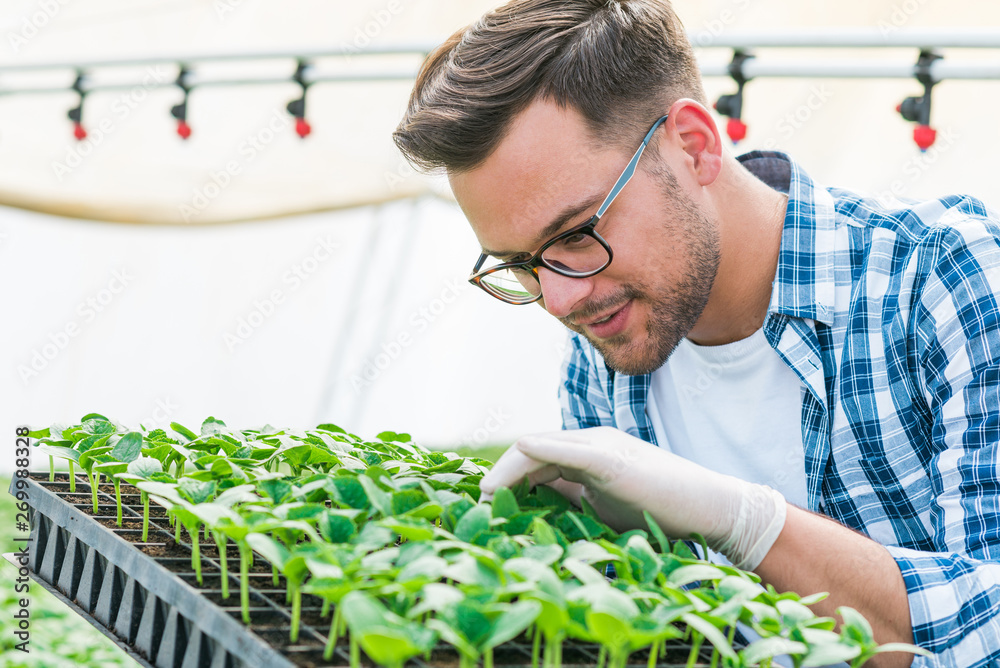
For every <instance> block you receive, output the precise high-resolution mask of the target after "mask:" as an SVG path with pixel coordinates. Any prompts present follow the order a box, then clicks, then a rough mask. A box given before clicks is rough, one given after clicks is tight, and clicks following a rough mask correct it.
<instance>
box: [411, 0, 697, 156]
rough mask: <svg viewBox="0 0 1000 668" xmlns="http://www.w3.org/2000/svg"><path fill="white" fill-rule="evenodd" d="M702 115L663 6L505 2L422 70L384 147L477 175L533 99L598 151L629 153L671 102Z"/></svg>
mask: <svg viewBox="0 0 1000 668" xmlns="http://www.w3.org/2000/svg"><path fill="white" fill-rule="evenodd" d="M682 97H690V98H693V99H695V100H698V101H699V102H701V103H703V104H704V103H705V92H704V89H703V88H702V85H701V75H700V73H699V70H698V65H697V63H696V61H695V57H694V53H693V51H692V50H691V45H690V44H689V43H688V40H687V36H686V35H685V33H684V28H683V26H682V25H681V22H680V20H679V19H678V18H677V16H676V15H675V14H674V12H673V9H672V8H671V6H670V2H669V0H513V1H512V2H509V3H508V4H506V5H504V6H502V7H499V8H498V9H495V10H493V11H492V12H489V13H487V14H485V15H484V16H483V17H482V18H480V19H479V20H478V21H476V22H475V23H473V24H471V25H469V26H468V27H466V28H464V29H462V30H459V31H458V32H456V33H455V34H454V35H452V36H451V37H449V38H448V40H447V41H445V42H444V43H443V44H441V45H440V46H439V47H437V48H436V49H435V50H434V51H433V52H432V53H431V54H430V55H429V56H428V58H427V60H426V61H425V62H424V64H423V66H422V67H421V69H420V72H419V74H418V75H417V81H416V84H415V85H414V87H413V92H412V93H411V95H410V101H409V105H408V107H407V110H406V114H405V116H403V120H402V121H400V123H399V127H397V128H396V131H395V132H394V133H393V140H394V141H395V142H396V145H397V146H398V147H399V149H400V150H401V151H402V152H403V155H404V156H406V158H407V160H409V161H410V162H411V163H412V164H413V165H414V166H416V167H417V168H420V169H423V170H433V169H437V168H442V167H443V168H445V169H446V170H447V171H449V172H463V171H468V170H471V169H474V168H475V167H477V166H479V165H481V164H482V163H483V162H484V161H485V160H486V159H487V158H488V157H489V156H490V154H492V153H493V151H494V150H495V149H496V148H497V146H498V145H499V144H500V142H501V141H502V140H503V138H504V136H505V134H506V133H507V131H508V130H509V129H510V126H511V123H512V122H513V120H514V118H515V116H517V114H518V113H520V112H521V111H523V110H524V109H525V108H527V107H528V105H529V104H531V103H532V102H534V101H535V100H537V99H549V100H552V101H554V102H556V103H557V104H559V105H560V106H563V107H571V108H573V109H575V110H577V111H579V112H580V113H581V114H582V115H583V117H584V119H585V121H586V123H587V126H588V130H589V131H590V134H591V135H592V138H593V139H594V140H595V143H596V144H597V145H600V146H618V145H622V146H631V145H632V144H635V143H636V142H638V140H639V139H640V138H641V137H642V135H643V134H644V133H645V132H646V131H647V130H648V129H649V125H651V124H652V123H653V121H655V120H656V119H657V118H658V117H660V116H662V115H663V113H664V110H665V109H666V108H667V107H668V106H669V105H670V104H672V103H673V102H674V101H675V100H677V99H680V98H682Z"/></svg>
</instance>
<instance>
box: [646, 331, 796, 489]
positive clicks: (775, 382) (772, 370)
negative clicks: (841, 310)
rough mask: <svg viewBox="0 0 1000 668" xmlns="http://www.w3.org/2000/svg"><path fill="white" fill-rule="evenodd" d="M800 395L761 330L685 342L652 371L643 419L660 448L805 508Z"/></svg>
mask: <svg viewBox="0 0 1000 668" xmlns="http://www.w3.org/2000/svg"><path fill="white" fill-rule="evenodd" d="M803 390H804V386H803V384H802V381H801V379H799V377H798V376H797V375H795V372H794V371H792V370H791V369H790V368H789V367H788V365H787V364H785V363H784V362H783V361H782V359H781V358H780V357H778V353H777V352H775V350H774V349H773V348H772V347H771V346H770V345H769V344H768V342H767V339H766V338H765V337H764V330H763V329H759V330H757V331H756V332H755V333H754V334H752V335H751V336H749V337H747V338H745V339H743V340H741V341H734V342H733V343H728V344H726V345H722V346H699V345H697V344H695V343H692V342H691V341H689V340H688V339H686V338H685V339H681V342H680V343H679V344H678V346H677V348H676V349H675V350H674V352H673V354H672V355H671V356H670V358H669V359H668V360H667V362H666V363H665V364H664V365H663V366H661V367H660V368H659V369H657V370H656V371H654V372H653V375H652V381H651V384H650V388H649V399H648V401H647V403H646V413H647V414H648V415H649V418H650V421H651V422H652V424H653V431H654V432H655V433H656V440H657V442H658V443H659V445H660V447H662V448H665V449H667V450H670V451H671V452H673V453H675V454H677V455H680V456H681V457H684V458H685V459H688V460H691V461H693V462H696V463H698V464H700V465H702V466H704V467H705V468H708V469H712V470H713V471H718V472H720V473H726V474H729V475H732V476H735V477H737V478H741V479H743V480H748V481H750V482H756V483H761V484H764V485H769V486H770V487H773V488H774V489H776V490H778V491H779V492H781V493H782V494H783V495H784V497H785V499H786V500H787V501H789V502H791V503H794V504H795V505H797V506H801V507H806V506H807V499H808V496H807V492H806V471H805V455H804V450H803V447H802V392H803Z"/></svg>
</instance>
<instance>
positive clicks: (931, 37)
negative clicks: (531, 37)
mask: <svg viewBox="0 0 1000 668" xmlns="http://www.w3.org/2000/svg"><path fill="white" fill-rule="evenodd" d="M890 21H891V17H887V20H886V21H885V25H884V26H882V27H878V28H804V29H798V30H794V31H789V30H774V31H760V30H739V29H731V28H726V29H725V30H723V31H722V32H721V33H720V34H718V35H714V34H712V33H711V32H710V31H709V30H701V31H695V30H691V31H689V32H688V39H689V40H690V41H691V43H692V45H694V46H695V47H698V48H729V49H750V48H755V47H756V48H765V47H767V48H787V47H794V48H885V47H898V48H916V49H924V48H940V49H949V48H968V49H990V48H1000V30H998V29H995V28H940V29H939V28H896V27H894V26H893V25H892V24H891V23H890ZM436 47H437V44H435V43H433V42H423V43H409V44H406V43H404V44H389V45H384V46H378V47H371V48H365V49H360V48H354V47H350V46H345V47H341V48H338V49H311V50H310V49H306V50H299V51H258V52H243V53H202V54H188V55H180V54H172V55H161V56H145V57H142V58H129V59H120V60H93V61H84V62H53V63H24V64H16V65H0V74H3V73H7V72H28V71H40V70H61V69H69V70H78V69H82V70H90V69H94V68H105V67H133V66H141V65H157V64H163V63H185V64H192V63H207V62H224V61H250V60H277V59H290V60H298V59H303V60H316V59H320V58H353V57H367V56H398V55H417V56H426V55H427V54H428V53H430V52H431V51H433V50H434V49H435V48H436Z"/></svg>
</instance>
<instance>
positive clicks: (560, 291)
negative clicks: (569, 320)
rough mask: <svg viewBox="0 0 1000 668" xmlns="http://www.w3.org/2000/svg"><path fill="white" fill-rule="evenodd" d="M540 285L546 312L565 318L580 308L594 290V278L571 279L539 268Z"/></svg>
mask: <svg viewBox="0 0 1000 668" xmlns="http://www.w3.org/2000/svg"><path fill="white" fill-rule="evenodd" d="M538 283H539V285H541V288H542V303H543V304H544V306H545V310H546V311H548V312H549V313H551V314H552V315H554V316H555V317H557V318H565V317H567V316H568V315H569V314H570V313H572V312H573V311H575V310H576V309H577V308H579V307H580V306H581V305H582V304H583V303H584V301H586V299H587V297H589V296H590V293H591V292H592V291H593V289H594V279H593V277H591V278H570V277H569V276H563V275H562V274H557V273H556V272H554V271H552V270H551V269H547V268H545V267H539V268H538Z"/></svg>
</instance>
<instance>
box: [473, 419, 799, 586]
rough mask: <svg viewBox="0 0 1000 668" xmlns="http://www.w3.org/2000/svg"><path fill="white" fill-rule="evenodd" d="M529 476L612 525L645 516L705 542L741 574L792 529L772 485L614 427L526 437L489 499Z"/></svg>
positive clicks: (486, 481) (492, 478) (491, 480)
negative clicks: (735, 474)
mask: <svg viewBox="0 0 1000 668" xmlns="http://www.w3.org/2000/svg"><path fill="white" fill-rule="evenodd" d="M525 476H528V480H529V482H530V483H531V484H532V485H533V486H534V485H539V484H549V485H550V486H551V487H554V488H555V489H557V490H558V491H560V492H562V493H563V494H564V495H566V496H567V497H568V498H569V499H570V500H572V501H575V502H576V503H577V505H579V503H580V497H583V498H585V499H586V500H587V501H588V502H589V503H590V504H591V505H592V506H593V507H594V510H596V511H597V514H598V515H600V517H601V519H603V520H604V521H605V522H606V523H607V524H608V525H609V526H611V527H612V528H614V529H616V530H618V531H624V530H627V529H637V528H645V527H646V522H645V519H644V518H643V516H642V511H643V510H647V511H649V514H650V515H652V516H653V519H655V520H656V522H657V524H659V525H660V528H661V529H663V532H664V533H666V534H667V535H668V536H670V537H672V538H682V539H687V538H689V537H690V536H691V534H693V533H699V534H701V535H702V536H704V537H705V541H706V542H707V543H708V546H709V547H710V548H712V549H713V550H715V551H717V552H721V553H722V554H724V555H726V557H727V558H728V559H729V561H731V562H732V563H733V564H734V565H735V566H737V567H738V568H742V569H745V570H753V569H755V568H757V566H758V565H759V564H760V562H761V561H763V559H764V556H765V555H766V554H767V552H768V550H770V549H771V546H772V545H774V542H775V541H776V540H777V539H778V534H780V533H781V529H782V527H784V525H785V511H786V505H785V499H784V497H783V496H782V495H781V494H780V493H779V492H778V491H776V490H774V489H772V488H770V487H767V486H765V485H757V484H754V483H750V482H746V481H745V480H740V479H739V478H734V477H733V476H729V475H725V474H722V473H716V472H715V471H710V470H708V469H706V468H704V467H702V466H699V465H698V464H695V463H694V462H691V461H688V460H686V459H684V458H682V457H678V456H677V455H675V454H673V453H670V452H667V451H666V450H663V449H661V448H658V447H656V446H655V445H652V444H651V443H647V442H645V441H643V440H640V439H638V438H635V437H634V436H630V435H628V434H626V433H625V432H623V431H620V430H618V429H614V428H612V427H593V428H590V429H579V430H572V431H559V432H551V433H547V434H537V435H532V436H525V437H522V438H520V439H519V440H517V441H516V442H515V443H514V444H513V445H512V446H511V447H510V448H509V449H508V450H507V452H505V453H504V455H503V456H502V457H501V458H500V459H499V461H497V463H496V465H495V466H494V467H493V468H492V469H491V470H490V472H489V473H487V474H486V475H485V476H484V477H483V479H482V481H481V482H480V489H481V490H482V492H483V496H482V499H483V500H484V501H485V500H489V499H490V498H492V496H493V492H495V491H496V490H497V489H498V488H500V487H512V486H514V485H516V484H517V483H519V482H520V481H521V480H523V479H524V477H525Z"/></svg>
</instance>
